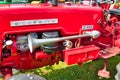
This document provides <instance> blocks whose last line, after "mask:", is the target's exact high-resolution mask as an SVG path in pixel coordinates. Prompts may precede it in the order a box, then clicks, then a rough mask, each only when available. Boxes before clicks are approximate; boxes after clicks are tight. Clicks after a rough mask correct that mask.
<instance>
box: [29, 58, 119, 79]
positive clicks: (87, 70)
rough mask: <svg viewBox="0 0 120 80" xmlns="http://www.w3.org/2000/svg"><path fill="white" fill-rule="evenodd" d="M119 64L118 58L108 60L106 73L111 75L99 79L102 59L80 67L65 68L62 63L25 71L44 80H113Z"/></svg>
mask: <svg viewBox="0 0 120 80" xmlns="http://www.w3.org/2000/svg"><path fill="white" fill-rule="evenodd" d="M119 62H120V56H116V57H113V58H110V59H109V60H108V67H107V69H108V71H110V73H111V78H109V79H105V78H99V77H98V76H97V73H98V70H101V69H103V64H104V59H99V60H95V61H92V62H89V63H84V64H83V65H82V66H78V65H71V66H67V65H66V64H65V63H64V62H60V63H59V65H56V64H55V65H53V66H52V67H51V66H45V67H42V68H39V69H34V70H30V71H27V73H34V74H37V75H39V76H42V77H44V78H46V80H115V79H114V76H115V74H116V65H117V64H118V63H119Z"/></svg>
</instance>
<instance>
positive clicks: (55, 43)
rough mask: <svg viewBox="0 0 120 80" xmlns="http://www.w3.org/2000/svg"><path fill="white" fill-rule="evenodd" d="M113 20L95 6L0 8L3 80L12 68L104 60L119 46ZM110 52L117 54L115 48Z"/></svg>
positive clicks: (9, 6) (21, 6)
mask: <svg viewBox="0 0 120 80" xmlns="http://www.w3.org/2000/svg"><path fill="white" fill-rule="evenodd" d="M114 20H115V19H113V20H107V19H106V11H105V10H103V9H102V8H101V7H97V6H86V5H79V4H74V5H72V4H71V5H69V4H64V5H63V4H58V6H57V5H56V6H54V5H51V4H37V5H34V4H10V5H7V4H6V5H2V4H1V5H0V23H1V30H0V67H1V68H0V71H1V73H2V74H3V75H4V77H5V79H6V80H7V79H8V77H10V76H12V68H15V69H18V70H21V71H25V70H29V69H34V68H39V67H42V66H46V65H53V64H55V63H59V61H64V62H66V63H67V64H68V65H71V64H76V63H77V64H79V65H81V64H82V63H83V62H86V61H89V60H96V59H98V58H103V57H104V58H106V55H105V54H107V53H110V51H111V52H112V50H113V49H111V48H114V46H116V45H117V44H118V45H119V41H118V40H119V37H118V36H119V35H120V33H119V28H115V30H116V32H115V33H114V25H113V24H114V22H112V21H114ZM116 36H117V37H116ZM117 42H118V43H117ZM115 43H116V45H115ZM108 49H110V50H108ZM114 49H116V50H118V52H119V46H117V48H116V47H115V48H114ZM107 51H108V52H107Z"/></svg>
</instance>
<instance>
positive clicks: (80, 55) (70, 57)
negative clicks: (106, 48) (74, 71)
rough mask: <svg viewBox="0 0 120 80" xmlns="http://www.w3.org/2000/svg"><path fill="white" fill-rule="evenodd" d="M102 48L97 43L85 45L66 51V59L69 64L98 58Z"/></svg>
mask: <svg viewBox="0 0 120 80" xmlns="http://www.w3.org/2000/svg"><path fill="white" fill-rule="evenodd" d="M99 50H100V48H99V47H97V46H95V45H90V46H85V47H81V48H75V49H70V50H65V51H64V58H65V59H64V60H65V62H66V63H67V64H68V65H71V64H75V63H79V64H80V63H82V62H85V61H88V60H95V59H97V58H98V54H99Z"/></svg>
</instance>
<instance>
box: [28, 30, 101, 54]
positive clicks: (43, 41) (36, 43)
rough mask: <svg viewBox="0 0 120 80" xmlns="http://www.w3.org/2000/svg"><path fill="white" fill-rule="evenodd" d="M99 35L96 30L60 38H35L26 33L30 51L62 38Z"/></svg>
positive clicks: (94, 36) (96, 36) (95, 36)
mask: <svg viewBox="0 0 120 80" xmlns="http://www.w3.org/2000/svg"><path fill="white" fill-rule="evenodd" d="M99 36H100V32H99V31H96V30H93V31H87V32H84V33H83V34H82V35H74V36H67V37H61V38H48V39H35V38H32V37H31V36H30V35H28V47H29V49H30V52H31V53H32V52H33V50H34V49H35V48H37V47H39V46H41V45H45V44H49V43H54V42H59V41H63V40H69V39H76V38H83V37H92V38H98V37H99Z"/></svg>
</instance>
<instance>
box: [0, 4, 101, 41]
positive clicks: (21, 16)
mask: <svg viewBox="0 0 120 80" xmlns="http://www.w3.org/2000/svg"><path fill="white" fill-rule="evenodd" d="M48 19H49V20H50V21H51V23H50V22H48V23H44V24H37V25H35V24H34V21H41V20H42V21H43V22H44V20H45V21H46V20H48ZM53 19H55V20H56V21H57V22H56V23H54V21H53V22H52V20H53ZM24 20H25V21H26V20H27V21H28V23H29V21H31V20H32V21H33V22H32V23H33V24H29V25H22V26H21V25H18V26H12V24H11V23H12V22H14V21H15V22H16V21H22V22H21V23H20V24H22V23H23V24H26V23H24ZM99 20H101V21H103V9H101V8H100V7H90V6H66V5H63V6H57V7H52V6H50V5H49V6H48V5H47V6H43V5H30V4H29V5H23V4H21V5H17V4H14V5H4V6H3V5H0V27H1V29H0V39H4V36H5V34H9V33H10V34H12V33H16V32H19V33H23V32H31V31H47V30H60V31H61V32H62V33H63V34H65V35H68V34H77V33H79V30H80V29H82V28H83V27H82V26H86V25H92V26H93V27H92V28H90V29H88V30H93V29H95V30H100V29H101V27H100V25H99V23H98V21H99ZM28 23H27V24H28ZM14 24H19V23H14ZM85 30H87V29H85Z"/></svg>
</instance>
